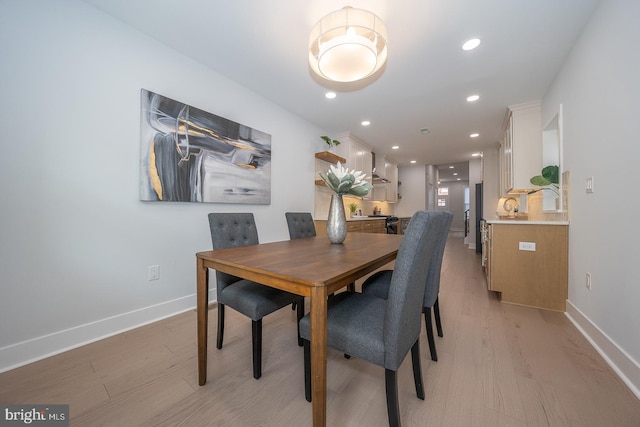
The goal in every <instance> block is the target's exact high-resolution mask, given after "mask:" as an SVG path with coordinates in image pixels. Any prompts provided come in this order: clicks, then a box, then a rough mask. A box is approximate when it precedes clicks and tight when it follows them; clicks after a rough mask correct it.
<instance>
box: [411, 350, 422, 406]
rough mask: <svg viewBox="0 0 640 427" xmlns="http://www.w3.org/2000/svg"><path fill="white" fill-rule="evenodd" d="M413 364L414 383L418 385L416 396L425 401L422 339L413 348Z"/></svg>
mask: <svg viewBox="0 0 640 427" xmlns="http://www.w3.org/2000/svg"><path fill="white" fill-rule="evenodd" d="M411 364H412V365H413V381H414V382H415V383H416V395H417V396H418V399H422V400H424V386H423V385H422V365H421V363H420V339H418V340H416V343H415V344H414V345H413V347H411Z"/></svg>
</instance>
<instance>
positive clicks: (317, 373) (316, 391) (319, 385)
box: [310, 286, 327, 427]
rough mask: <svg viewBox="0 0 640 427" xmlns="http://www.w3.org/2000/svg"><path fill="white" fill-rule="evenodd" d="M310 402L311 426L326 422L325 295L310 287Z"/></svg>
mask: <svg viewBox="0 0 640 427" xmlns="http://www.w3.org/2000/svg"><path fill="white" fill-rule="evenodd" d="M310 300H311V301H310V302H311V387H312V388H311V399H312V400H311V402H312V410H313V426H314V427H324V426H326V424H327V295H326V289H325V288H324V287H320V286H318V287H312V288H311V298H310Z"/></svg>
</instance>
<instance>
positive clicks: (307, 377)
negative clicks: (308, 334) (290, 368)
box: [302, 339, 311, 402]
mask: <svg viewBox="0 0 640 427" xmlns="http://www.w3.org/2000/svg"><path fill="white" fill-rule="evenodd" d="M302 341H303V345H302V347H303V348H304V398H305V399H307V402H311V342H310V341H309V340H305V339H303V340H302Z"/></svg>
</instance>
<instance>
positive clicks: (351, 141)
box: [336, 133, 373, 198]
mask: <svg viewBox="0 0 640 427" xmlns="http://www.w3.org/2000/svg"><path fill="white" fill-rule="evenodd" d="M336 139H337V140H338V141H340V145H338V146H337V147H336V154H338V155H339V156H342V157H344V158H345V159H346V160H347V165H346V167H347V168H349V169H354V170H356V171H360V172H362V173H364V174H366V175H367V178H366V180H367V182H368V183H369V184H373V182H372V178H371V175H372V169H373V167H372V155H371V147H369V145H367V144H366V143H365V142H364V141H362V140H360V139H358V138H356V137H355V136H353V135H352V134H350V133H344V134H341V135H337V136H336ZM364 198H369V196H366V197H364Z"/></svg>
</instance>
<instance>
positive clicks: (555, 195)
mask: <svg viewBox="0 0 640 427" xmlns="http://www.w3.org/2000/svg"><path fill="white" fill-rule="evenodd" d="M554 165H555V166H558V183H557V185H556V184H551V185H548V186H546V187H545V189H544V190H542V210H543V211H547V212H548V211H553V212H559V211H560V212H561V211H563V209H564V206H563V198H562V197H561V189H562V104H560V105H559V106H558V112H557V113H556V114H555V115H554V116H553V118H552V119H551V120H550V121H549V123H547V125H546V126H545V127H544V130H543V131H542V167H543V168H545V167H547V166H554Z"/></svg>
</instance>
